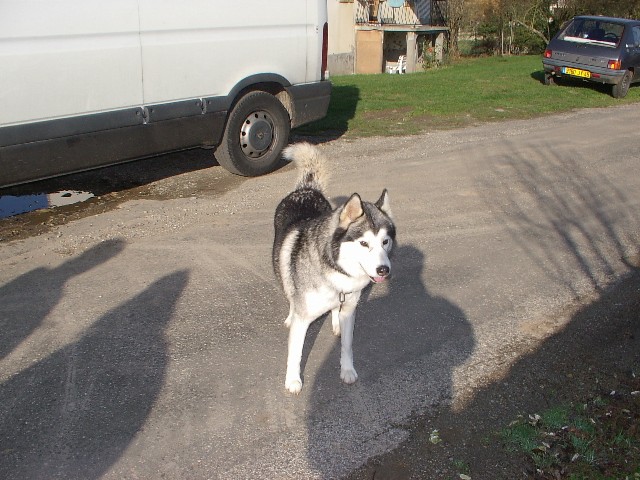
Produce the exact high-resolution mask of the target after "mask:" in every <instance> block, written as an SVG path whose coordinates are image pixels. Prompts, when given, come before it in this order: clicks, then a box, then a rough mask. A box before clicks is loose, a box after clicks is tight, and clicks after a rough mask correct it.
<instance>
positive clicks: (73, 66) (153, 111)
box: [0, 0, 331, 186]
mask: <svg viewBox="0 0 640 480" xmlns="http://www.w3.org/2000/svg"><path fill="white" fill-rule="evenodd" d="M327 41H328V38H327V10H326V0H269V1H268V2H265V1H261V0H236V1H222V0H182V1H176V0H108V1H104V0H56V1H50V0H0V186H8V185H13V184H17V183H23V182H28V181H32V180H37V179H42V178H47V177H51V176H56V175H60V174H65V173H70V172H76V171H80V170H87V169H91V168H96V167H101V166H104V165H110V164H115V163H119V162H125V161H129V160H133V159H137V158H141V157H147V156H151V155H155V154H159V153H163V152H169V151H173V150H180V149H185V148H191V147H198V146H202V147H216V151H215V156H216V158H217V160H218V162H219V163H220V164H221V165H222V166H224V167H225V168H227V169H228V170H230V171H231V172H234V173H236V174H240V175H248V176H253V175H261V174H263V173H266V172H269V171H271V170H273V169H274V168H276V167H277V166H278V164H279V162H280V153H281V150H282V148H283V147H284V146H285V145H286V143H287V141H288V136H289V130H290V129H291V128H293V127H296V126H299V125H302V124H304V123H307V122H310V121H313V120H317V119H319V118H322V117H323V116H325V115H326V112H327V108H328V104H329V98H330V95H331V86H330V83H329V81H328V80H326V79H325V70H326V58H327Z"/></svg>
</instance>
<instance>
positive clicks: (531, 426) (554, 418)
mask: <svg viewBox="0 0 640 480" xmlns="http://www.w3.org/2000/svg"><path fill="white" fill-rule="evenodd" d="M637 385H638V382H637V380H636V381H635V385H633V386H632V388H637ZM638 407H640V399H639V398H638V397H637V394H636V395H633V394H630V393H628V392H627V393H625V394H616V396H615V397H612V398H611V399H603V398H602V397H596V398H594V399H592V400H590V401H588V402H586V403H582V404H578V405H562V406H555V407H553V408H550V409H549V410H547V411H545V412H543V413H542V414H541V415H530V416H529V417H528V418H527V419H525V418H523V417H521V418H519V419H518V420H516V421H514V422H512V423H511V424H510V425H509V426H508V427H506V428H504V429H503V430H502V432H501V433H500V437H501V439H502V442H503V444H504V446H505V447H506V449H507V450H508V451H509V452H511V453H512V454H514V455H517V454H522V455H524V456H525V458H526V459H527V461H528V462H529V464H530V465H531V468H530V470H531V471H535V472H536V475H535V478H539V479H547V478H548V479H555V478H568V479H573V480H598V479H602V480H604V479H607V480H608V479H611V480H613V479H633V480H638V479H640V432H639V431H638V428H637V427H638V417H639V416H640V413H639V411H638Z"/></svg>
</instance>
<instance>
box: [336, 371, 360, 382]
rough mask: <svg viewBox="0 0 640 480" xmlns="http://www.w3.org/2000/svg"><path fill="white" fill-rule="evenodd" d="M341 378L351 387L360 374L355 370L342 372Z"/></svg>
mask: <svg viewBox="0 0 640 480" xmlns="http://www.w3.org/2000/svg"><path fill="white" fill-rule="evenodd" d="M340 378H341V379H342V381H343V382H344V383H347V384H349V385H351V384H352V383H355V381H356V380H357V379H358V374H357V373H356V371H355V370H354V369H353V368H350V369H345V368H343V369H342V370H340Z"/></svg>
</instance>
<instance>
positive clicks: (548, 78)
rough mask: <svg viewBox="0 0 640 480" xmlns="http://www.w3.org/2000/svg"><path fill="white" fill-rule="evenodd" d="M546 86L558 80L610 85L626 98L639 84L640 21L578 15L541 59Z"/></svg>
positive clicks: (564, 28)
mask: <svg viewBox="0 0 640 480" xmlns="http://www.w3.org/2000/svg"><path fill="white" fill-rule="evenodd" d="M542 65H543V67H544V83H545V85H553V84H555V81H556V79H558V78H570V79H579V80H584V81H587V82H595V83H603V84H608V85H611V95H612V96H613V97H615V98H623V97H624V96H625V95H626V94H627V92H628V91H629V87H630V86H631V84H632V83H636V82H640V21H639V20H629V19H624V18H612V17H599V16H596V17H591V16H578V17H574V18H573V19H572V20H570V21H569V22H567V24H565V25H564V26H563V28H561V29H560V31H559V32H558V33H557V34H556V36H555V37H553V39H552V40H551V41H550V42H549V45H547V48H546V50H545V51H544V55H543V57H542Z"/></svg>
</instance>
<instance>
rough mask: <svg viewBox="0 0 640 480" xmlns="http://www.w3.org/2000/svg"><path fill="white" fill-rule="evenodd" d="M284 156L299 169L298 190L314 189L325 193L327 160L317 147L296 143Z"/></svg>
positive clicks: (286, 150)
mask: <svg viewBox="0 0 640 480" xmlns="http://www.w3.org/2000/svg"><path fill="white" fill-rule="evenodd" d="M282 155H283V156H284V158H285V159H287V160H289V161H292V162H294V163H295V164H296V167H298V172H299V177H298V181H297V182H296V186H295V188H296V190H298V189H300V188H313V189H316V190H319V191H320V192H324V189H325V187H326V184H327V183H326V182H327V180H328V177H329V176H328V173H327V166H326V160H325V158H324V157H323V156H322V154H321V153H320V150H318V149H317V148H316V147H315V146H313V145H311V144H310V143H307V142H303V143H296V144H294V145H290V146H288V147H287V148H285V149H284V151H283V152H282Z"/></svg>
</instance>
